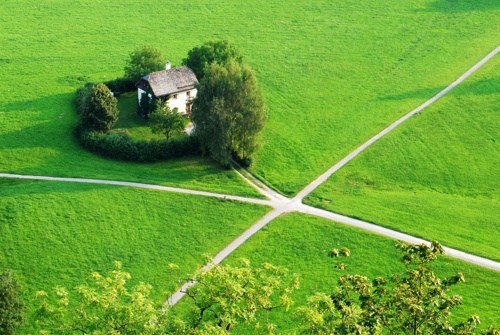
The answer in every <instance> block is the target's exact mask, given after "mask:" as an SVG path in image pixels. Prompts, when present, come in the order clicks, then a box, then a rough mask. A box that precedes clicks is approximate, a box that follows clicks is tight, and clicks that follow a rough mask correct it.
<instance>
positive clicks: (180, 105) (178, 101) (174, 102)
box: [168, 88, 197, 114]
mask: <svg viewBox="0 0 500 335" xmlns="http://www.w3.org/2000/svg"><path fill="white" fill-rule="evenodd" d="M187 92H190V97H189V98H188V96H187ZM196 93H197V91H196V89H195V88H193V89H191V90H188V91H182V92H178V93H176V94H172V95H171V96H170V99H168V106H169V107H170V109H172V110H173V109H174V108H177V109H178V110H179V113H181V114H186V103H187V102H188V101H189V100H190V99H191V100H192V99H194V98H195V97H196Z"/></svg>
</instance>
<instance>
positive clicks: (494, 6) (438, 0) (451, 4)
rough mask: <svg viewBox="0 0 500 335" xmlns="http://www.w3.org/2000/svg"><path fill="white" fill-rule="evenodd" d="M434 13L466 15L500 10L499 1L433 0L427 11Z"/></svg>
mask: <svg viewBox="0 0 500 335" xmlns="http://www.w3.org/2000/svg"><path fill="white" fill-rule="evenodd" d="M427 10H428V11H433V12H436V11H438V12H444V13H465V12H474V11H491V10H500V1H498V0H432V1H431V2H430V5H429V7H428V9H427Z"/></svg>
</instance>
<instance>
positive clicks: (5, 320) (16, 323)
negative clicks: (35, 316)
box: [0, 271, 24, 335]
mask: <svg viewBox="0 0 500 335" xmlns="http://www.w3.org/2000/svg"><path fill="white" fill-rule="evenodd" d="M23 319H24V304H23V301H22V299H21V292H20V286H19V284H18V282H17V280H16V279H15V278H14V277H13V275H12V272H10V271H5V272H4V273H3V274H1V275H0V334H2V335H14V334H16V333H17V330H18V328H19V327H20V326H21V324H22V322H23Z"/></svg>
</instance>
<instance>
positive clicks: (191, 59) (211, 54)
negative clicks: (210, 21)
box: [182, 40, 243, 80]
mask: <svg viewBox="0 0 500 335" xmlns="http://www.w3.org/2000/svg"><path fill="white" fill-rule="evenodd" d="M231 59H232V60H233V61H235V62H238V63H241V62H242V60H243V57H242V56H241V54H240V52H239V51H238V49H236V48H235V47H234V46H232V45H231V44H229V42H228V41H226V40H221V41H209V42H206V43H204V44H202V45H200V46H198V47H194V48H193V49H191V50H190V51H189V52H188V55H187V57H186V58H185V59H184V60H183V61H182V63H183V65H186V66H187V67H189V68H190V69H191V70H193V72H194V74H195V75H196V77H197V78H198V80H202V79H203V77H204V75H205V73H204V72H205V68H207V67H208V66H209V65H211V64H212V63H218V64H219V65H225V64H227V63H228V62H229V60H231Z"/></svg>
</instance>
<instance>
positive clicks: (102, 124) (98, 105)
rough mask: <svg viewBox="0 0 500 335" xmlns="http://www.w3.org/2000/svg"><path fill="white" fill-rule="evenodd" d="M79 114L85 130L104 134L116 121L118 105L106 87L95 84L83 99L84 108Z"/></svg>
mask: <svg viewBox="0 0 500 335" xmlns="http://www.w3.org/2000/svg"><path fill="white" fill-rule="evenodd" d="M80 113H81V114H80V117H81V123H82V126H83V127H84V128H85V129H87V130H96V131H102V132H105V131H108V130H110V129H111V128H112V127H113V125H114V124H115V122H116V121H117V120H118V103H117V100H116V98H115V97H114V96H113V94H112V93H111V91H110V90H109V88H108V87H107V86H106V85H104V84H102V83H101V84H96V85H94V86H93V87H92V89H91V90H90V93H89V94H88V97H87V98H86V99H85V106H84V107H83V108H82V110H81V112H80Z"/></svg>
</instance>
